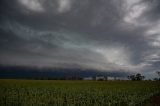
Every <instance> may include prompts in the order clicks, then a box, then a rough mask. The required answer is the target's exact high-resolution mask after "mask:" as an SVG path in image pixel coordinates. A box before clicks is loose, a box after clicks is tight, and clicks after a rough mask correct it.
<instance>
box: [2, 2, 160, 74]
mask: <svg viewBox="0 0 160 106" xmlns="http://www.w3.org/2000/svg"><path fill="white" fill-rule="evenodd" d="M0 64H4V65H23V66H24V65H25V66H38V67H57V68H80V69H96V70H100V71H102V70H103V71H111V70H112V71H129V72H140V73H143V74H144V75H146V76H148V77H153V76H155V75H156V73H155V71H157V70H159V68H160V0H1V1H0Z"/></svg>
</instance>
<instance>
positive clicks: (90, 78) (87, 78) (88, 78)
mask: <svg viewBox="0 0 160 106" xmlns="http://www.w3.org/2000/svg"><path fill="white" fill-rule="evenodd" d="M83 80H93V78H92V77H85V78H83Z"/></svg>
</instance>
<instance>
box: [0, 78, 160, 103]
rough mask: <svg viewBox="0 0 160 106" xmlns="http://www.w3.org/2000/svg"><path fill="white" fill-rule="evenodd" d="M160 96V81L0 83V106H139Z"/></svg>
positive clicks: (30, 81) (24, 81)
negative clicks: (151, 98)
mask: <svg viewBox="0 0 160 106" xmlns="http://www.w3.org/2000/svg"><path fill="white" fill-rule="evenodd" d="M159 93H160V82H159V81H58V80H53V81H52V80H3V79H2V80H0V105H1V106H135V105H140V106H141V105H143V102H144V101H145V100H147V99H148V98H150V97H152V96H153V95H156V94H159Z"/></svg>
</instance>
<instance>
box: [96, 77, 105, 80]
mask: <svg viewBox="0 0 160 106" xmlns="http://www.w3.org/2000/svg"><path fill="white" fill-rule="evenodd" d="M96 80H97V81H104V80H106V78H105V77H104V76H96Z"/></svg>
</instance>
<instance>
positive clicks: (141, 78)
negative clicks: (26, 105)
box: [128, 73, 145, 81]
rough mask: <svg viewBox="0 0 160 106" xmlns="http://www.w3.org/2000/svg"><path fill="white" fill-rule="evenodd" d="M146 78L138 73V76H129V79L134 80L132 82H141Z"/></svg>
mask: <svg viewBox="0 0 160 106" xmlns="http://www.w3.org/2000/svg"><path fill="white" fill-rule="evenodd" d="M144 78H145V77H144V76H142V75H141V74H140V73H137V74H136V75H130V76H128V79H130V80H132V81H141V80H143V79H144Z"/></svg>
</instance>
